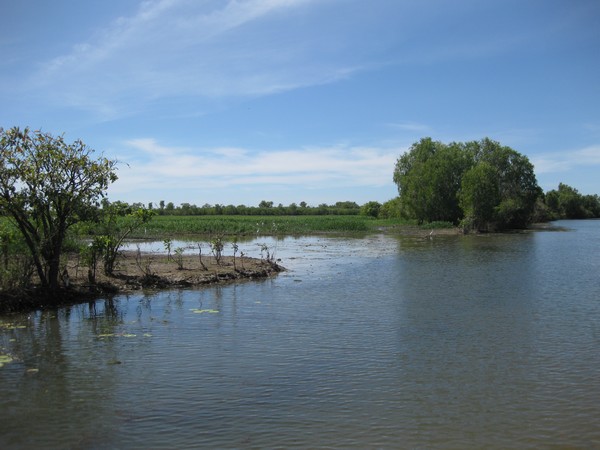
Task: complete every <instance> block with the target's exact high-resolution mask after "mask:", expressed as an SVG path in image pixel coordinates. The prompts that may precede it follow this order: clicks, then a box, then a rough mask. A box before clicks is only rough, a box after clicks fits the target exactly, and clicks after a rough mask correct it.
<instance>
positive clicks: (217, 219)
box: [131, 216, 413, 238]
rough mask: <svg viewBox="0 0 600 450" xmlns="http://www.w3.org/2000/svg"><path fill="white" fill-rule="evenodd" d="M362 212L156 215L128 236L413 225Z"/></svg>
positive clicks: (297, 232) (358, 229)
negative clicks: (377, 217) (356, 214)
mask: <svg viewBox="0 0 600 450" xmlns="http://www.w3.org/2000/svg"><path fill="white" fill-rule="evenodd" d="M412 224H413V223H412V222H401V221H399V220H391V219H385V220H384V219H373V218H371V217H365V216H155V217H153V218H152V220H151V221H150V222H149V223H148V224H146V226H145V227H143V228H141V229H139V230H138V231H137V232H136V234H135V235H132V236H131V237H137V238H143V237H145V238H161V237H164V236H177V235H227V236H252V235H259V236H277V235H279V236H281V235H305V234H311V233H331V232H340V233H349V232H369V231H376V230H377V229H379V228H382V227H386V228H387V227H394V226H399V225H412Z"/></svg>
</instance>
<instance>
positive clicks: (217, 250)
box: [210, 237, 225, 264]
mask: <svg viewBox="0 0 600 450" xmlns="http://www.w3.org/2000/svg"><path fill="white" fill-rule="evenodd" d="M224 248H225V244H224V243H223V238H221V237H216V238H214V239H213V240H212V241H211V242H210V250H211V251H212V253H213V255H214V257H215V260H216V261H217V264H221V258H222V256H223V249H224Z"/></svg>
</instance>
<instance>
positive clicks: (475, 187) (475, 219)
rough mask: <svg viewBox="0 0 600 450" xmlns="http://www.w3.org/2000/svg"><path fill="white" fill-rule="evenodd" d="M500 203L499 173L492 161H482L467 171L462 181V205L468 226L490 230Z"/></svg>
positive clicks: (465, 222)
mask: <svg viewBox="0 0 600 450" xmlns="http://www.w3.org/2000/svg"><path fill="white" fill-rule="evenodd" d="M499 203H500V188H499V186H498V178H497V173H496V170H495V169H494V167H493V166H492V165H491V164H490V163H488V162H485V161H482V162H480V163H479V164H477V165H475V166H473V167H472V168H471V169H469V170H468V171H467V172H465V174H464V175H463V178H462V182H461V191H460V206H461V208H462V209H463V211H464V214H465V218H464V221H463V222H464V225H465V226H466V227H467V228H475V229H478V230H489V229H490V228H491V227H492V224H493V222H494V214H495V208H496V206H497V205H498V204H499Z"/></svg>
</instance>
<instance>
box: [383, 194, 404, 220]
mask: <svg viewBox="0 0 600 450" xmlns="http://www.w3.org/2000/svg"><path fill="white" fill-rule="evenodd" d="M379 217H380V218H381V219H399V218H401V217H402V202H401V200H400V197H395V198H393V199H391V200H388V201H387V202H385V203H384V204H383V205H381V209H380V210H379Z"/></svg>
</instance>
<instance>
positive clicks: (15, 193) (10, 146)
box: [0, 127, 117, 293]
mask: <svg viewBox="0 0 600 450" xmlns="http://www.w3.org/2000/svg"><path fill="white" fill-rule="evenodd" d="M93 153H94V151H93V150H92V149H90V148H88V147H87V146H86V145H85V144H84V143H83V142H82V141H80V140H77V141H75V142H73V143H71V144H68V143H66V142H65V140H64V138H63V136H52V135H51V134H48V133H43V132H41V131H34V132H31V131H30V130H29V129H28V128H25V129H24V130H20V129H19V128H16V127H15V128H12V129H10V130H4V129H1V128H0V211H1V212H3V213H5V214H6V215H8V216H9V217H10V218H11V219H12V220H13V221H14V222H15V224H16V226H17V228H18V229H19V230H20V232H21V233H22V234H23V237H24V240H25V242H26V244H27V247H28V248H29V251H30V252H31V256H32V258H33V262H34V265H35V268H36V272H37V274H38V277H39V279H40V283H41V286H42V287H43V288H45V289H47V290H48V291H49V292H50V293H52V292H54V291H56V289H57V288H58V279H59V270H60V257H61V253H62V249H63V242H64V239H65V236H66V233H67V230H68V229H69V228H70V227H71V226H73V225H74V224H76V223H77V222H79V221H82V220H85V219H87V218H89V217H90V216H91V214H92V212H93V211H94V210H95V209H96V207H97V206H99V200H100V199H101V198H102V197H104V195H105V191H106V189H107V188H108V186H109V185H110V184H111V183H113V182H114V181H116V179H117V176H116V174H115V168H116V162H115V161H111V160H109V159H106V158H104V157H100V158H98V159H93Z"/></svg>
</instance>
